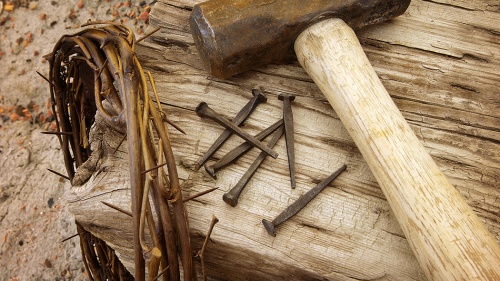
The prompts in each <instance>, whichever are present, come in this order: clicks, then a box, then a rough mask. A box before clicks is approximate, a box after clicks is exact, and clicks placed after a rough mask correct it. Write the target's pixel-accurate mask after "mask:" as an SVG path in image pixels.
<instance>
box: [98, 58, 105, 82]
mask: <svg viewBox="0 0 500 281" xmlns="http://www.w3.org/2000/svg"><path fill="white" fill-rule="evenodd" d="M106 64H108V58H106V60H105V61H104V63H103V64H102V67H101V68H100V69H99V72H98V73H97V76H96V78H95V80H96V81H97V79H99V76H101V74H102V71H103V70H104V68H105V67H106Z"/></svg>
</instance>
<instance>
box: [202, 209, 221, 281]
mask: <svg viewBox="0 0 500 281" xmlns="http://www.w3.org/2000/svg"><path fill="white" fill-rule="evenodd" d="M218 222H219V219H218V218H217V217H216V216H215V215H213V214H212V222H211V223H210V228H209V229H208V233H207V237H205V241H204V242H203V246H201V250H200V252H199V253H198V256H199V257H200V259H201V272H202V274H203V280H204V281H207V272H206V268H205V250H206V249H207V244H208V240H210V235H212V230H213V229H214V226H215V224H216V223H218Z"/></svg>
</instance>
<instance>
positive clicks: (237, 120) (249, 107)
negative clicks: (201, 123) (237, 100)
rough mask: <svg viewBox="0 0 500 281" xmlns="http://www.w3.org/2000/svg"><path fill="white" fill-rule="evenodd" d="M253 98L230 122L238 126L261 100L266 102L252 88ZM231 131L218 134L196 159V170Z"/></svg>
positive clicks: (265, 98)
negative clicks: (205, 150)
mask: <svg viewBox="0 0 500 281" xmlns="http://www.w3.org/2000/svg"><path fill="white" fill-rule="evenodd" d="M252 95H253V98H252V99H251V100H250V101H248V103H247V104H246V105H245V106H244V107H243V108H241V110H240V112H238V114H236V116H235V117H234V119H233V120H232V122H233V123H234V125H236V126H239V125H240V124H242V123H243V121H245V119H246V118H247V117H248V116H249V115H250V113H252V111H253V110H254V109H255V107H257V105H258V104H259V103H261V102H266V101H267V97H266V95H265V94H264V93H262V91H260V90H257V89H253V90H252ZM231 134H232V131H231V130H230V129H226V130H224V131H223V132H222V134H220V136H219V138H217V140H215V142H214V143H213V144H212V146H211V147H210V148H209V149H208V150H207V152H205V154H204V155H203V156H202V157H201V158H200V159H199V160H198V163H197V164H198V165H197V166H196V170H198V169H199V168H200V167H201V166H202V165H203V164H205V162H207V160H208V158H210V156H212V154H214V153H215V151H216V150H217V149H219V147H220V146H221V145H222V144H223V143H224V142H225V141H226V140H227V139H228V138H229V137H230V136H231Z"/></svg>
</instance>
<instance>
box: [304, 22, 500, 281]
mask: <svg viewBox="0 0 500 281" xmlns="http://www.w3.org/2000/svg"><path fill="white" fill-rule="evenodd" d="M295 52H296V54H297V57H298V60H299V62H300V64H301V65H302V66H303V67H304V69H305V70H306V71H307V72H308V73H309V75H310V76H311V77H312V79H313V80H314V82H315V83H316V85H317V86H318V87H319V88H320V90H321V91H322V92H323V94H324V95H325V96H326V98H327V99H328V101H329V102H330V104H331V105H332V107H333V109H334V110H335V112H336V113H337V114H338V115H339V117H340V119H341V120H342V123H343V124H344V126H345V127H346V128H347V130H348V131H349V133H350V135H351V137H352V138H353V140H354V142H355V143H356V145H357V146H358V148H359V149H360V151H361V153H362V154H363V157H364V159H365V160H366V161H367V163H368V165H369V167H370V169H371V171H372V172H373V174H374V175H375V178H376V179H377V181H378V183H379V184H380V186H381V188H382V191H383V192H384V195H385V196H386V198H387V200H388V202H389V204H390V206H391V208H392V210H393V212H394V215H395V216H396V218H397V220H398V222H399V224H400V226H401V228H402V229H403V232H404V233H405V235H406V238H407V239H408V242H409V243H410V246H411V248H412V250H413V252H414V253H415V255H416V257H417V259H418V261H419V263H420V265H421V267H422V269H423V270H424V272H425V274H426V275H427V277H428V278H429V280H440V281H442V280H500V247H499V245H498V244H497V243H496V241H495V239H494V238H493V237H492V235H491V234H490V233H489V232H488V230H487V229H486V228H485V226H484V225H483V224H482V223H481V222H480V221H479V219H478V217H477V216H476V214H474V212H473V211H472V209H471V208H470V206H469V205H468V204H467V203H466V202H465V200H464V199H463V198H462V197H461V196H460V193H458V191H457V190H456V189H455V188H454V187H453V186H452V185H451V184H450V183H449V181H448V180H447V178H446V177H445V176H444V175H443V173H442V172H441V171H440V170H439V168H438V166H437V165H436V163H435V162H434V160H433V159H432V158H431V157H430V155H429V154H428V153H427V151H426V150H425V148H424V146H423V145H422V144H421V143H420V141H419V140H418V138H417V137H416V136H415V134H414V132H413V131H412V129H411V128H410V126H409V125H408V124H407V123H406V121H405V119H404V118H403V115H402V114H401V112H399V110H398V108H397V107H396V105H395V104H394V102H393V101H392V99H391V97H390V96H389V94H388V93H387V90H386V89H385V88H384V86H383V85H382V83H381V82H380V80H379V78H378V77H377V74H376V73H375V71H374V70H373V68H372V66H371V65H370V62H369V61H368V59H367V58H366V55H365V54H364V52H363V49H362V48H361V46H360V44H359V42H358V39H357V38H356V35H355V34H354V32H353V31H352V29H351V28H350V27H349V26H348V25H346V24H345V23H344V22H343V21H342V20H340V19H328V20H324V21H321V22H319V23H316V24H314V25H312V26H311V27H309V28H308V29H306V30H305V31H304V32H302V34H301V35H300V36H299V37H298V38H297V40H296V42H295Z"/></svg>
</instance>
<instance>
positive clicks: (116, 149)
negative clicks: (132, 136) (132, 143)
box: [111, 134, 127, 155]
mask: <svg viewBox="0 0 500 281" xmlns="http://www.w3.org/2000/svg"><path fill="white" fill-rule="evenodd" d="M126 138H127V134H125V135H123V138H122V140H121V141H120V143H119V144H118V145H117V146H116V148H115V150H114V151H113V153H112V154H111V155H115V153H116V152H117V151H118V148H120V146H121V145H122V143H123V141H124V140H125V139H126Z"/></svg>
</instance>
